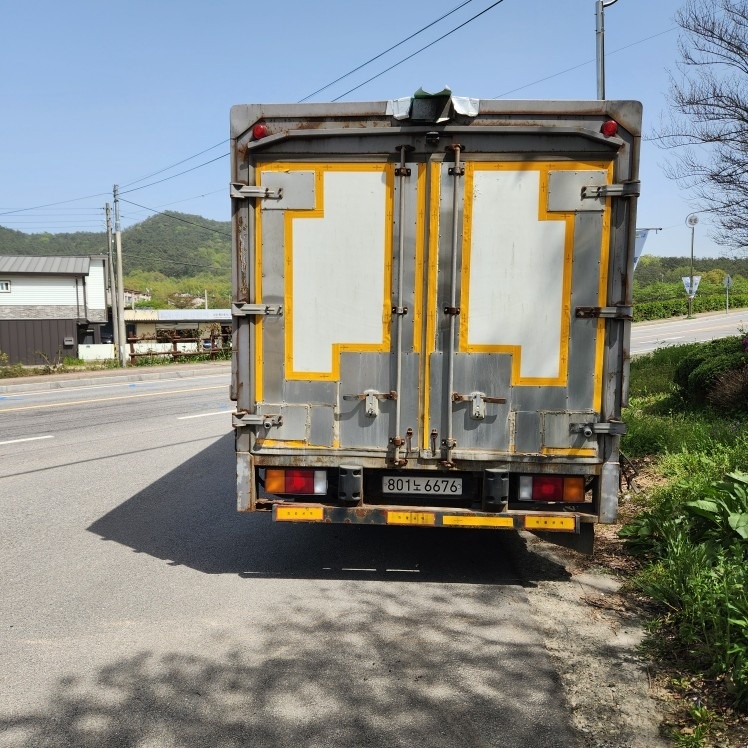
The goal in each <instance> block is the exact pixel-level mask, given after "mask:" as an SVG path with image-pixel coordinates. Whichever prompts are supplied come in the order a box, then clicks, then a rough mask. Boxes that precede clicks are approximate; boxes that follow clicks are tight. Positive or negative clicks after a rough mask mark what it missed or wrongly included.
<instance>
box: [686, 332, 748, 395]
mask: <svg viewBox="0 0 748 748" xmlns="http://www.w3.org/2000/svg"><path fill="white" fill-rule="evenodd" d="M679 349H680V351H682V358H681V359H680V361H679V362H678V363H677V365H676V366H675V368H674V371H673V381H674V382H675V384H676V385H677V386H678V388H679V389H680V390H681V392H682V393H683V394H684V395H686V396H688V397H690V398H694V399H695V400H696V401H697V402H702V401H703V400H704V399H705V397H706V396H707V394H708V392H709V390H710V388H711V387H712V386H713V385H714V384H715V383H716V381H717V379H718V378H719V377H720V375H722V374H725V373H726V372H729V371H732V370H736V369H742V368H743V366H744V365H745V364H746V363H748V354H747V353H746V351H745V347H744V345H743V336H742V335H732V336H730V337H727V338H719V339H717V340H711V341H709V342H708V343H695V344H691V345H688V346H679Z"/></svg>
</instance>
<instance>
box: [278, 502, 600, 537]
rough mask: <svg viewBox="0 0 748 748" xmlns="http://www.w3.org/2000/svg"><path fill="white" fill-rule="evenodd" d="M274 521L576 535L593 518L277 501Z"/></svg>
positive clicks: (582, 515) (569, 514)
mask: <svg viewBox="0 0 748 748" xmlns="http://www.w3.org/2000/svg"><path fill="white" fill-rule="evenodd" d="M272 513H273V519H274V520H275V521H277V522H322V523H328V524H359V525H400V526H404V525H410V526H415V525H417V526H420V527H447V528H455V527H463V528H468V527H469V528H474V529H481V530H528V531H530V532H544V533H545V532H561V533H572V534H579V533H580V532H582V526H583V525H584V524H592V523H594V522H596V521H597V517H595V516H594V515H592V514H584V513H582V512H540V511H532V512H530V511H528V512H521V511H513V510H510V511H507V512H502V513H488V512H476V511H460V510H455V509H452V508H450V509H445V508H435V507H417V508H414V507H412V506H393V505H388V506H386V507H383V506H366V505H363V506H355V507H343V506H328V505H325V504H315V503H300V502H280V503H276V504H273V506H272Z"/></svg>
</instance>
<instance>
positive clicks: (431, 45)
mask: <svg viewBox="0 0 748 748" xmlns="http://www.w3.org/2000/svg"><path fill="white" fill-rule="evenodd" d="M503 2H504V0H496V2H494V3H491V5H489V6H488V7H487V8H486V9H485V10H482V11H481V12H480V13H476V14H475V15H474V16H473V17H472V18H468V20H467V21H465V22H464V23H461V24H460V25H459V26H455V28H453V29H452V30H451V31H448V32H447V33H446V34H442V35H441V36H440V37H439V38H438V39H434V41H433V42H430V43H429V44H426V45H425V46H423V47H421V48H420V49H418V50H416V51H415V52H413V53H412V54H410V55H408V56H407V57H403V59H402V60H400V61H399V62H396V63H395V64H394V65H390V66H389V67H388V68H385V69H384V70H382V72H381V73H377V74H376V75H374V76H372V77H371V78H369V79H367V80H365V81H364V82H363V83H359V84H358V85H357V86H354V87H353V88H351V89H349V90H348V91H346V92H345V93H343V94H341V95H340V96H338V97H337V98H335V99H333V101H340V99H342V98H343V97H344V96H348V94H350V93H353V92H354V91H357V90H358V89H359V88H362V87H363V86H365V85H366V84H367V83H371V82H372V81H373V80H376V79H377V78H380V77H381V76H383V75H384V74H385V73H389V72H390V70H394V69H395V68H396V67H398V66H399V65H402V64H403V63H404V62H407V61H408V60H410V59H412V58H413V57H415V56H416V55H419V54H421V52H423V51H424V50H427V49H428V48H429V47H433V46H434V45H435V44H437V43H438V42H440V41H442V40H443V39H446V38H447V37H448V36H451V35H452V34H454V33H455V32H456V31H459V30H460V29H462V28H464V27H465V26H467V25H468V24H469V23H472V22H473V21H475V19H476V18H480V17H481V16H482V15H485V14H486V13H488V11H489V10H491V9H492V8H495V7H496V6H497V5H501V3H503Z"/></svg>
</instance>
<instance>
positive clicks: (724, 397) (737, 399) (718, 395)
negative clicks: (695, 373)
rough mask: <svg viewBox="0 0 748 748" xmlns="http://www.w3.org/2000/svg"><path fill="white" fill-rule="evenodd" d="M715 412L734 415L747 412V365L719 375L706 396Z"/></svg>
mask: <svg viewBox="0 0 748 748" xmlns="http://www.w3.org/2000/svg"><path fill="white" fill-rule="evenodd" d="M707 400H708V401H709V404H710V405H711V406H712V407H714V408H716V409H717V410H723V411H733V412H736V413H740V412H745V411H748V365H746V366H743V368H742V369H733V370H730V371H727V372H725V373H723V374H721V375H720V376H719V377H717V380H716V381H715V382H713V383H712V387H711V389H710V391H709V394H708V395H707Z"/></svg>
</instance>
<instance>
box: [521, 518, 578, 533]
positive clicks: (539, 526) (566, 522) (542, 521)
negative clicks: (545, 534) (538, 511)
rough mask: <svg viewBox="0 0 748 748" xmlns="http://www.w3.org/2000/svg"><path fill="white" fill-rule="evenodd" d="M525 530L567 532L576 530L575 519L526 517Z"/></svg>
mask: <svg viewBox="0 0 748 748" xmlns="http://www.w3.org/2000/svg"><path fill="white" fill-rule="evenodd" d="M525 529H527V530H569V531H571V532H573V531H574V530H576V529H577V520H576V518H575V517H548V516H545V517H544V516H534V515H532V516H530V515H528V516H526V517H525Z"/></svg>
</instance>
